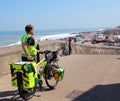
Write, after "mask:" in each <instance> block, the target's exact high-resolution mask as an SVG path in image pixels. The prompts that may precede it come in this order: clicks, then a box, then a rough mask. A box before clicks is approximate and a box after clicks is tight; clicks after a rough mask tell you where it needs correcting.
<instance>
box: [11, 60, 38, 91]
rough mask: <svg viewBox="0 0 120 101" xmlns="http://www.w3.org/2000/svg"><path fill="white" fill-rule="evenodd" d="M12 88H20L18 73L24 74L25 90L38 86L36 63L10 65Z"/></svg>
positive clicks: (23, 83)
mask: <svg viewBox="0 0 120 101" xmlns="http://www.w3.org/2000/svg"><path fill="white" fill-rule="evenodd" d="M10 70H11V79H12V86H14V87H18V81H17V73H19V72H20V73H22V85H23V88H27V89H29V88H33V87H35V86H36V85H37V84H38V77H37V69H36V63H35V62H16V63H11V64H10Z"/></svg>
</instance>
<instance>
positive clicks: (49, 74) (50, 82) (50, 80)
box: [45, 65, 58, 89]
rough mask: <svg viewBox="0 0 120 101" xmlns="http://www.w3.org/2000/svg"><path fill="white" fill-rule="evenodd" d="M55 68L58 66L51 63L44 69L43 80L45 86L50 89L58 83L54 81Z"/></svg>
mask: <svg viewBox="0 0 120 101" xmlns="http://www.w3.org/2000/svg"><path fill="white" fill-rule="evenodd" d="M55 68H58V67H57V66H56V65H51V66H50V67H47V68H46V71H45V81H46V84H47V86H48V87H49V88H50V89H54V88H55V87H56V86H57V84H58V81H56V80H55V78H54V69H55Z"/></svg>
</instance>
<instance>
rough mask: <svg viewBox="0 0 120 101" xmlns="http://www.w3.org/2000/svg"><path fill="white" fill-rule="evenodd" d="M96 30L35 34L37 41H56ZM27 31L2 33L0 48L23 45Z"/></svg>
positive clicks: (36, 32) (47, 31)
mask: <svg viewBox="0 0 120 101" xmlns="http://www.w3.org/2000/svg"><path fill="white" fill-rule="evenodd" d="M95 30H97V29H96V28H84V29H54V30H36V31H35V32H34V38H35V40H40V41H43V40H46V39H47V40H56V39H60V38H66V37H70V36H72V35H73V33H80V32H85V31H95ZM24 34H25V31H0V47H6V46H13V45H17V44H20V43H21V41H20V40H21V37H22V36H23V35H24Z"/></svg>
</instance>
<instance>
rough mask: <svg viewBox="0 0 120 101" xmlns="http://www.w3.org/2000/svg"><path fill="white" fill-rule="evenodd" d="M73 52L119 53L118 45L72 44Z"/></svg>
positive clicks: (92, 53)
mask: <svg viewBox="0 0 120 101" xmlns="http://www.w3.org/2000/svg"><path fill="white" fill-rule="evenodd" d="M72 49H73V52H72V53H73V54H84V55H120V48H119V47H111V46H92V45H81V44H72Z"/></svg>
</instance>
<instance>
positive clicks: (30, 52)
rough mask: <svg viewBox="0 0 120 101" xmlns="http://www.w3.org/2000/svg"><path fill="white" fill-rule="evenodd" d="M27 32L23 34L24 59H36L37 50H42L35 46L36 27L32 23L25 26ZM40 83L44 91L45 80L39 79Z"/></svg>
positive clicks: (41, 89)
mask: <svg viewBox="0 0 120 101" xmlns="http://www.w3.org/2000/svg"><path fill="white" fill-rule="evenodd" d="M25 31H26V34H25V35H23V37H22V39H21V43H22V61H30V60H33V58H34V59H35V56H36V55H37V52H38V53H39V52H40V51H39V50H37V49H36V47H35V40H34V38H33V34H34V27H33V26H32V25H27V26H26V27H25ZM39 84H40V91H44V88H43V87H42V84H43V81H42V80H40V81H39Z"/></svg>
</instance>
